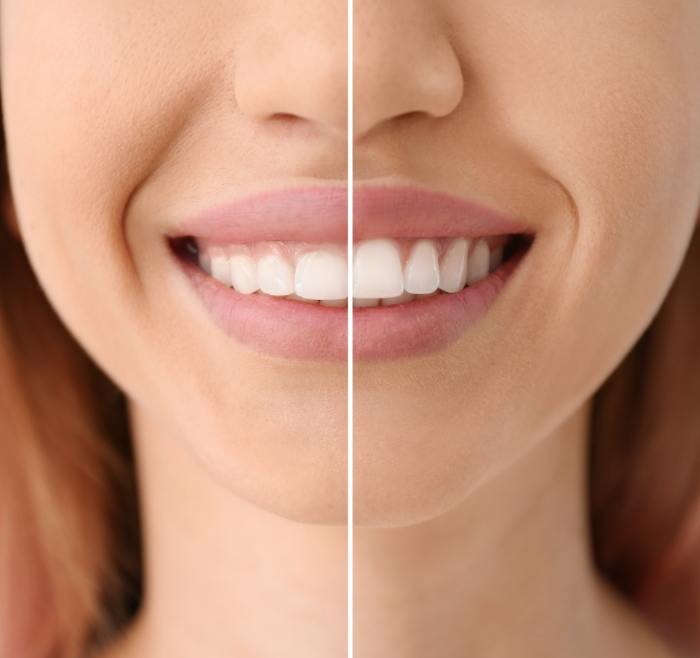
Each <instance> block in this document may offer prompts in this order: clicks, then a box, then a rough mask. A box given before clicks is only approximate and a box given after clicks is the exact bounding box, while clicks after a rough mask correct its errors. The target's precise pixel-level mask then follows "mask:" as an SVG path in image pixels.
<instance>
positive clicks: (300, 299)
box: [286, 295, 318, 304]
mask: <svg viewBox="0 0 700 658" xmlns="http://www.w3.org/2000/svg"><path fill="white" fill-rule="evenodd" d="M286 299H293V300H294V301H295V302H304V303H305V304H318V299H307V298H306V297H299V295H287V297H286Z"/></svg>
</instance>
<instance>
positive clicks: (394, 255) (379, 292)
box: [353, 238, 403, 299]
mask: <svg viewBox="0 0 700 658" xmlns="http://www.w3.org/2000/svg"><path fill="white" fill-rule="evenodd" d="M401 270H402V268H401V255H400V253H399V245H398V244H397V242H396V241H395V240H386V239H383V238H380V239H377V240H365V241H364V242H360V243H359V244H358V245H357V246H356V247H355V255H354V271H353V273H354V289H353V297H359V298H365V299H381V298H384V297H398V296H399V295H400V294H401V293H402V292H403V272H402V271H401Z"/></svg>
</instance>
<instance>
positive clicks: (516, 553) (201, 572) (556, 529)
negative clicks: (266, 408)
mask: <svg viewBox="0 0 700 658" xmlns="http://www.w3.org/2000/svg"><path fill="white" fill-rule="evenodd" d="M588 414H589V408H588V406H586V407H584V408H582V409H581V410H579V411H578V412H577V413H576V414H575V415H574V416H572V417H571V418H570V419H569V420H568V421H567V422H566V423H565V424H564V425H562V426H561V427H560V428H559V429H558V430H557V431H556V432H555V433H553V434H552V435H551V436H550V437H548V438H546V439H544V440H543V441H542V442H541V443H540V445H539V446H537V447H535V448H534V449H532V450H531V451H530V453H529V454H528V455H526V456H524V457H522V458H519V459H517V460H516V461H515V462H514V464H513V465H512V466H510V467H508V468H507V469H505V470H504V471H503V472H501V473H499V474H497V475H495V476H493V477H492V478H491V480H490V481H489V482H487V483H485V484H482V485H481V486H479V487H478V488H477V489H476V490H475V491H474V492H472V493H471V494H470V495H469V496H468V497H467V499H465V500H464V501H463V502H462V503H461V504H460V505H458V506H457V507H455V508H453V509H452V510H450V511H449V512H447V513H446V514H443V515H441V516H439V517H437V518H434V519H432V520H430V521H427V522H425V523H421V524H417V525H412V526H407V527H402V528H367V527H356V528H355V532H354V548H355V550H354V565H353V569H354V610H353V615H354V629H353V636H354V646H355V653H354V655H355V656H357V657H358V658H384V657H386V656H400V657H401V658H414V657H415V658H418V657H419V656H421V657H422V656H426V655H439V656H440V658H453V657H454V658H457V657H460V658H461V657H463V656H479V657H480V658H497V657H498V658H506V657H508V658H510V657H511V656H513V655H519V656H549V655H552V656H553V655H561V656H564V655H565V656H568V657H569V658H576V656H579V655H580V656H590V655H600V656H604V655H635V656H640V657H641V656H645V657H646V656H662V655H666V654H665V653H664V652H663V651H662V650H661V649H660V648H659V647H658V645H656V643H655V641H654V640H653V638H652V637H651V636H650V635H649V634H647V633H646V632H644V631H643V630H642V629H643V626H642V624H641V623H640V622H639V621H638V619H637V618H636V616H635V615H633V614H631V613H630V612H629V609H628V608H627V606H625V605H622V604H621V603H620V602H619V601H618V599H617V598H616V597H615V596H614V595H613V594H612V593H611V591H610V589H609V588H608V587H607V586H605V585H604V584H603V583H602V582H601V581H600V579H599V578H598V577H597V575H596V571H595V569H594V567H593V565H592V562H591V557H590V551H589V542H590V538H589V531H588V526H587V503H586V498H587V494H586V488H587V485H586V480H585V474H586V452H587V449H586V445H587V441H588V426H587V420H588ZM133 418H134V421H133V424H134V434H135V441H136V445H137V452H138V461H139V476H140V482H141V498H142V510H143V519H142V525H143V529H144V538H145V564H146V567H145V591H146V593H145V601H144V605H143V609H142V612H141V614H140V616H139V619H138V620H137V622H136V623H135V624H134V626H133V628H132V632H131V633H130V634H129V635H128V636H127V638H126V640H125V641H124V642H123V643H121V644H120V645H119V646H118V647H117V648H116V649H115V651H114V652H113V653H112V654H111V655H113V656H114V657H115V658H116V656H120V657H126V656H140V655H147V656H149V658H161V657H165V656H168V657H169V658H170V657H171V656H174V655H193V656H194V655H196V656H206V657H207V658H219V657H223V656H227V657H229V656H232V655H239V656H247V655H262V656H266V658H278V657H279V658H282V657H284V658H290V657H293V656H304V657H305V658H328V656H343V655H345V653H346V650H345V647H346V641H347V626H346V620H347V609H346V600H347V590H346V577H347V552H346V548H347V546H346V541H347V533H346V530H345V528H344V527H336V526H318V525H306V524H300V523H294V522H290V521H286V520H284V519H282V518H280V517H277V516H274V515H272V514H270V513H268V512H265V511H263V510H261V509H259V508H257V507H254V506H252V505H249V504H247V503H245V502H243V501H242V500H241V499H240V498H238V497H236V496H235V495H233V494H232V493H231V492H230V491H228V490H226V489H225V488H223V487H222V486H221V485H219V484H218V483H216V482H215V481H214V479H213V478H211V477H210V476H209V475H208V474H207V472H206V471H205V470H204V468H203V467H202V466H200V464H199V463H198V462H197V461H196V459H194V458H193V457H191V456H190V455H189V454H187V452H186V449H185V448H183V447H181V446H180V444H179V442H177V441H176V440H174V439H172V437H169V436H165V435H164V433H162V432H161V431H159V427H158V426H157V425H156V424H155V423H150V422H149V420H148V419H147V418H145V417H144V416H143V415H142V414H141V413H140V412H139V411H138V409H134V410H133ZM640 631H641V632H640Z"/></svg>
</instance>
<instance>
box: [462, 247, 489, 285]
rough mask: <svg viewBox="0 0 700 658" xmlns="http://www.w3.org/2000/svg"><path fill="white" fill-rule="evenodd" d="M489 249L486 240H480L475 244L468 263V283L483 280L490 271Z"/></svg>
mask: <svg viewBox="0 0 700 658" xmlns="http://www.w3.org/2000/svg"><path fill="white" fill-rule="evenodd" d="M489 251H490V250H489V245H488V244H487V243H486V240H478V241H477V243H476V244H475V245H474V248H473V249H472V252H471V254H469V263H468V265H467V285H471V284H473V283H477V282H478V281H481V279H483V278H484V277H485V276H486V275H487V274H488V273H489V258H490V253H489Z"/></svg>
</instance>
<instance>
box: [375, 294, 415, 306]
mask: <svg viewBox="0 0 700 658" xmlns="http://www.w3.org/2000/svg"><path fill="white" fill-rule="evenodd" d="M415 298H416V295H413V294H411V293H410V292H405V293H403V295H399V296H398V297H389V298H386V299H382V306H396V304H405V303H406V302H412V301H413V300H414V299H415Z"/></svg>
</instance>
